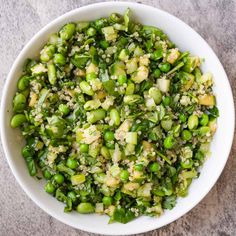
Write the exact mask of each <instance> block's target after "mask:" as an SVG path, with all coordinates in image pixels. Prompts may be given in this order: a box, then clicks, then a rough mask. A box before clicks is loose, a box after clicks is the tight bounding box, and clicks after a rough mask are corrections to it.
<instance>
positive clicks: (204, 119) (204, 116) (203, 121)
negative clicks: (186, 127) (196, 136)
mask: <svg viewBox="0 0 236 236" xmlns="http://www.w3.org/2000/svg"><path fill="white" fill-rule="evenodd" d="M208 122H209V117H208V115H207V114H206V113H204V114H202V117H201V119H200V125H202V126H206V125H207V124H208Z"/></svg>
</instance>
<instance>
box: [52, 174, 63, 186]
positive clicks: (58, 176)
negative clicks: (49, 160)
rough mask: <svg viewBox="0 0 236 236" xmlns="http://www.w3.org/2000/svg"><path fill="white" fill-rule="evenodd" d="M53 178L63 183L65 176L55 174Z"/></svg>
mask: <svg viewBox="0 0 236 236" xmlns="http://www.w3.org/2000/svg"><path fill="white" fill-rule="evenodd" d="M53 179H54V180H55V181H56V183H58V184H62V183H63V182H64V179H65V178H64V176H63V175H62V174H55V175H54V176H53Z"/></svg>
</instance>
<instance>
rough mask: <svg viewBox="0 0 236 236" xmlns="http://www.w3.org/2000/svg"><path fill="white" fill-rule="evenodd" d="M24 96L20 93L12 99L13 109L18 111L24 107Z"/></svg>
mask: <svg viewBox="0 0 236 236" xmlns="http://www.w3.org/2000/svg"><path fill="white" fill-rule="evenodd" d="M25 105H26V98H25V96H24V95H23V94H22V93H19V94H17V95H16V96H15V97H14V100H13V110H14V111H15V112H20V111H22V110H23V109H24V108H25Z"/></svg>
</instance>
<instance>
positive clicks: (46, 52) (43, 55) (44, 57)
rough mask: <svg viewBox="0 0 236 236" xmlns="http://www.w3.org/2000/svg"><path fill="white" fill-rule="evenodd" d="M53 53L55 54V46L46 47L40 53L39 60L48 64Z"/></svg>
mask: <svg viewBox="0 0 236 236" xmlns="http://www.w3.org/2000/svg"><path fill="white" fill-rule="evenodd" d="M54 53H55V46H54V45H46V46H45V47H44V48H43V50H42V51H41V52H40V60H41V61H42V62H48V61H49V60H50V59H52V57H53V54H54Z"/></svg>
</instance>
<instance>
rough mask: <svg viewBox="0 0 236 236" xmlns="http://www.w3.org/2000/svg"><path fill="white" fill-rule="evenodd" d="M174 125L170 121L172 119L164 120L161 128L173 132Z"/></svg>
mask: <svg viewBox="0 0 236 236" xmlns="http://www.w3.org/2000/svg"><path fill="white" fill-rule="evenodd" d="M172 125H173V121H172V120H170V119H167V120H162V121H161V127H162V128H163V129H164V130H165V131H169V130H171V127H172Z"/></svg>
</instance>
